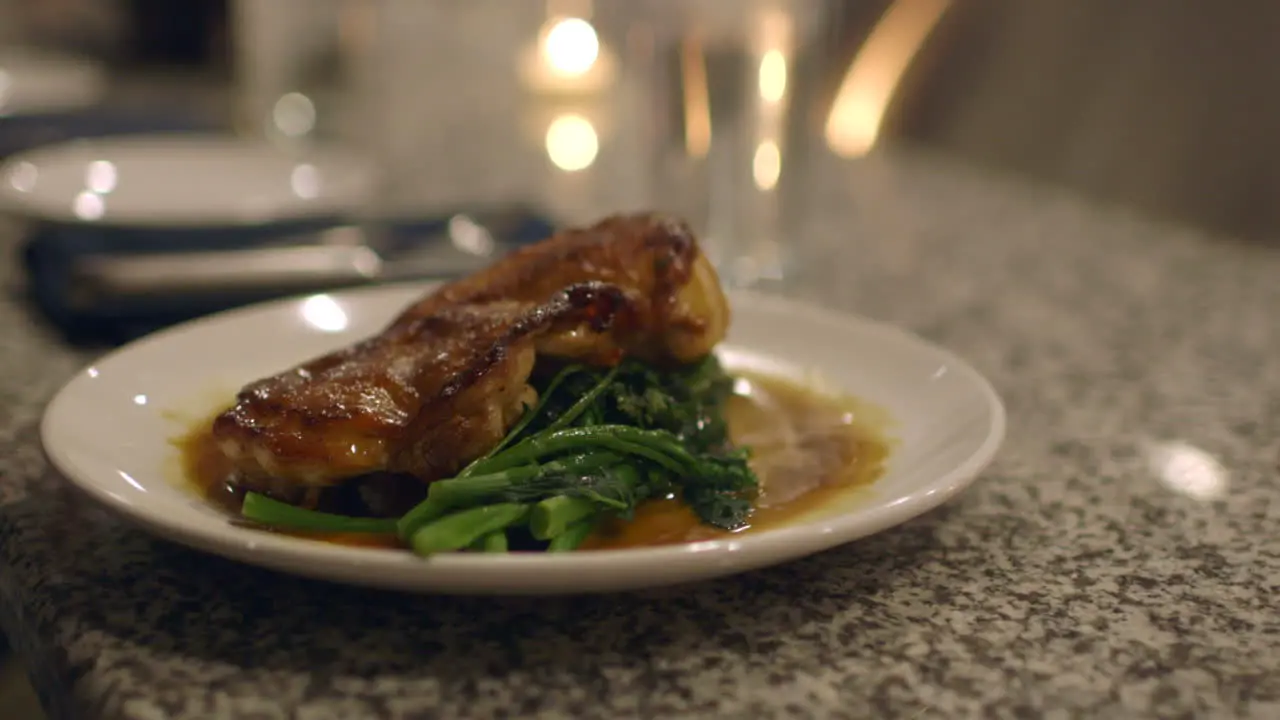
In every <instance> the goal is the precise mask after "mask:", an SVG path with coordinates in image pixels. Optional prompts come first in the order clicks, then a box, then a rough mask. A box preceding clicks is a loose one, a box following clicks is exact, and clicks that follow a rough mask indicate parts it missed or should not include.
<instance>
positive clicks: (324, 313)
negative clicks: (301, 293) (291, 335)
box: [302, 295, 350, 332]
mask: <svg viewBox="0 0 1280 720" xmlns="http://www.w3.org/2000/svg"><path fill="white" fill-rule="evenodd" d="M302 319H303V321H305V322H306V323H307V324H308V325H310V326H311V327H313V328H315V329H317V330H320V331H322V332H342V331H343V330H346V329H347V325H348V324H349V322H350V319H349V318H348V317H347V312H346V311H345V310H343V309H342V306H341V305H339V304H338V301H336V300H334V299H333V298H332V297H330V296H328V295H312V296H311V297H309V298H307V299H306V300H303V301H302Z"/></svg>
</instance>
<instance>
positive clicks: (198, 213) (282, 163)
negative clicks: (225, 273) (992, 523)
mask: <svg viewBox="0 0 1280 720" xmlns="http://www.w3.org/2000/svg"><path fill="white" fill-rule="evenodd" d="M371 185H372V173H371V171H370V168H369V166H368V164H367V163H365V162H363V161H362V160H361V159H360V157H359V156H358V155H356V154H354V153H352V152H348V151H345V150H342V149H339V148H327V149H326V148H318V149H315V150H312V151H309V152H307V153H306V154H304V155H296V154H292V153H286V152H284V151H283V150H280V149H277V148H275V147H273V146H271V145H269V144H267V143H265V142H255V141H249V140H240V139H236V138H232V137H223V136H217V135H176V134H175V135H133V136H127V137H114V138H102V139H91V140H73V141H70V142H65V143H58V144H55V145H48V146H45V147H40V148H36V149H34V150H30V151H28V152H25V153H20V154H18V155H15V156H13V157H11V158H9V159H8V160H7V161H6V162H5V163H4V164H3V165H0V205H2V206H3V207H4V209H5V210H8V211H10V212H13V213H16V214H19V215H24V216H27V217H33V218H38V219H41V220H46V221H52V222H62V223H97V224H99V225H125V226H135V227H175V228H190V227H208V226H226V225H248V224H256V223H263V222H273V221H283V220H298V219H305V218H308V217H316V216H330V215H336V214H342V213H347V212H350V211H353V210H357V209H360V208H361V207H362V206H363V204H364V203H365V202H366V200H367V199H368V198H369V193H370V189H371Z"/></svg>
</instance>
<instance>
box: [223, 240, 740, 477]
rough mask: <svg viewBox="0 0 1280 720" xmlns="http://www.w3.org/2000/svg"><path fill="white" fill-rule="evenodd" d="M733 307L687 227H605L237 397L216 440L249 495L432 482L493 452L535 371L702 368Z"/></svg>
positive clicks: (446, 295) (429, 303) (539, 252)
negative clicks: (540, 367) (374, 482)
mask: <svg viewBox="0 0 1280 720" xmlns="http://www.w3.org/2000/svg"><path fill="white" fill-rule="evenodd" d="M728 323H729V309H728V303H727V301H726V299H725V296H724V293H723V291H722V290H721V287H720V283H719V279H718V278H717V277H716V273H715V270H714V269H713V268H712V266H711V264H710V263H709V262H708V261H707V259H706V257H705V256H704V255H703V254H702V253H701V252H700V251H699V248H698V244H697V242H696V241H695V239H694V237H693V235H692V233H691V232H690V230H689V228H688V227H687V226H685V225H684V224H683V223H680V222H678V221H674V220H670V219H666V218H662V217H658V216H653V215H627V216H614V217H610V218H607V219H605V220H603V221H601V222H599V223H597V224H595V225H592V226H590V227H585V228H579V229H572V230H566V231H563V232H560V233H557V234H556V235H554V236H552V237H550V238H548V239H546V240H543V241H542V242H539V243H537V244H534V245H530V246H527V247H525V248H523V249H520V250H517V251H515V252H512V253H510V254H509V255H507V256H505V257H504V258H502V259H501V260H499V261H497V262H496V263H495V264H493V265H492V266H490V267H489V268H488V269H486V270H483V271H481V272H479V273H477V274H475V275H472V276H470V277H467V278H463V279H461V280H458V281H456V282H453V283H449V284H446V285H444V286H441V287H439V288H438V289H435V290H433V291H431V292H429V293H428V294H427V295H426V296H425V297H423V298H422V299H420V300H419V301H417V302H416V303H414V304H413V305H412V306H410V307H409V308H407V309H405V310H404V311H403V312H402V313H401V314H400V315H399V316H398V317H396V318H395V319H394V320H393V321H392V322H391V323H390V324H389V325H388V326H387V327H386V328H385V329H384V330H383V331H382V332H381V333H379V334H378V335H375V336H373V337H371V338H368V339H366V340H364V341H362V342H360V343H357V344H355V345H353V346H350V347H347V348H344V349H342V350H338V351H336V352H333V353H330V354H328V355H324V356H322V357H318V358H315V359H313V360H310V361H308V362H306V363H303V364H301V365H299V366H297V367H294V368H291V369H289V370H287V371H285V372H282V373H280V374H278V375H275V376H272V377H268V378H265V379H262V380H258V381H256V382H253V383H251V384H249V385H247V386H246V387H245V388H243V389H242V390H241V391H240V393H239V394H238V395H237V397H236V403H235V405H234V407H232V408H231V409H229V410H227V411H226V412H224V413H222V414H221V415H219V416H218V417H217V418H216V419H215V420H214V424H213V434H214V436H215V438H216V440H217V444H218V447H219V449H220V450H221V452H222V453H224V454H225V455H226V456H227V458H228V460H229V461H230V462H231V464H232V465H233V466H234V468H235V471H234V472H235V481H236V482H237V483H239V484H241V485H242V486H244V487H246V488H250V489H256V490H259V491H262V492H268V493H271V494H275V495H277V496H279V495H291V494H296V492H297V491H299V490H300V489H301V490H304V491H307V490H315V489H318V488H324V487H328V486H333V485H335V484H339V483H342V482H344V481H346V480H348V479H351V478H354V477H358V476H363V475H368V474H370V473H394V474H397V475H405V476H412V477H414V478H417V479H418V480H420V481H422V482H424V483H426V482H431V481H433V480H436V479H439V478H442V477H449V476H452V475H453V474H456V473H457V472H458V470H460V469H461V468H462V467H464V466H465V465H466V464H467V463H469V462H471V461H472V460H474V459H476V458H478V457H480V456H482V455H484V454H485V453H486V452H487V451H488V450H489V449H490V448H492V447H493V446H494V445H496V444H497V443H498V442H499V441H500V440H501V439H502V438H503V437H504V436H505V434H506V433H507V431H508V430H509V429H510V428H511V427H512V425H513V424H514V423H515V422H516V421H517V420H518V419H519V418H520V416H521V414H522V413H523V412H524V409H525V407H526V406H528V405H530V404H532V403H533V402H535V401H536V398H537V395H536V392H535V391H534V389H533V388H532V387H531V386H530V384H529V380H530V375H531V373H532V372H533V370H534V367H535V365H536V364H537V363H538V362H539V360H540V359H542V360H552V361H575V362H584V363H593V364H599V365H611V364H614V363H617V362H619V361H620V360H621V359H622V358H624V357H636V358H640V359H643V360H644V361H646V362H649V363H653V364H657V365H662V364H674V363H683V362H688V361H692V360H696V359H698V358H700V357H703V356H705V355H706V354H707V353H709V352H711V350H712V349H713V348H714V346H715V345H716V343H718V342H719V341H720V340H721V339H722V338H723V337H724V335H725V332H726V329H727V327H728Z"/></svg>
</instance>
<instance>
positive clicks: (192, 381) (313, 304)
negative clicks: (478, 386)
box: [41, 285, 1005, 594]
mask: <svg viewBox="0 0 1280 720" xmlns="http://www.w3.org/2000/svg"><path fill="white" fill-rule="evenodd" d="M422 291H423V286H420V285H419V286H393V287H384V288H376V289H368V290H361V291H355V292H347V293H340V294H334V295H319V296H312V297H310V298H301V299H294V300H287V301H281V302H274V303H270V304H266V305H260V306H256V307H252V308H247V309H243V310H239V311H233V312H229V313H224V314H221V315H217V316H213V317H209V318H205V319H202V320H197V321H195V322H191V323H187V324H185V325H182V326H179V327H176V328H173V329H170V330H167V331H164V332H161V333H158V334H156V335H152V336H150V337H148V338H144V339H142V340H140V341H138V342H136V343H134V344H132V345H129V346H127V347H125V348H123V349H121V350H119V351H117V352H115V353H112V354H111V355H108V356H107V357H105V358H103V359H102V360H101V361H99V362H98V363H97V364H95V365H93V366H92V367H90V368H87V369H85V370H84V371H82V372H81V373H80V374H79V375H77V376H76V377H75V378H74V379H72V380H71V382H70V383H68V384H67V386H66V387H65V388H63V389H62V391H61V392H59V393H58V395H57V397H55V398H54V400H53V402H52V403H50V405H49V407H48V409H47V410H46V412H45V416H44V421H43V424H42V427H41V434H42V438H43V441H44V446H45V450H46V452H47V453H48V456H49V458H50V459H51V460H52V461H53V463H54V465H56V466H57V467H58V469H59V470H61V471H62V472H63V473H64V474H65V475H66V476H67V477H68V478H69V479H70V480H71V482H73V483H75V484H76V485H78V486H80V487H81V488H83V489H84V490H86V491H87V492H88V493H89V494H90V495H91V496H93V497H94V498H96V499H98V500H100V501H102V502H103V503H105V504H107V505H108V506H110V507H111V508H113V509H115V510H117V511H119V512H121V513H123V514H124V515H126V516H128V517H129V518H132V519H133V520H135V521H137V522H138V523H139V524H141V525H142V526H144V527H145V528H147V529H149V530H151V531H153V532H154V533H156V534H158V535H161V536H163V537H166V538H169V539H171V540H175V541H177V542H180V543H183V544H186V545H189V546H191V547H194V548H198V549H201V550H206V551H209V552H212V553H216V554H219V555H223V556H226V557H229V558H233V559H235V560H240V561H243V562H246V563H251V564H254V565H261V566H264V567H269V568H274V569H277V570H283V571H287V572H292V573H297V574H300V575H307V576H312V577H317V578H322V579H327V580H333V581H338V582H346V583H353V584H362V585H371V586H379V587H385V588H394V589H400V590H409V591H420V592H427V591H433V592H464V593H548V594H549V593H565V592H582V591H601V590H620V589H628V588H639V587H645V586H657V585H664V584H671V583H677V582H683V581H689V580H696V579H703V578H710V577H716V576H721V575H728V574H731V573H736V572H740V571H743V570H748V569H751V568H757V567H762V566H765V565H770V564H774V563H779V562H783V561H786V560H791V559H794V558H798V557H801V556H803V555H808V554H811V553H814V552H817V551H820V550H824V549H827V548H831V547H834V546H836V545H839V544H841V543H845V542H848V541H850V540H854V539H856V538H859V537H862V536H864V535H868V534H871V533H874V532H877V531H880V530H883V529H885V528H887V527H889V526H891V525H896V524H898V523H901V522H903V521H905V520H907V519H909V518H911V517H914V516H916V515H919V514H920V513H923V512H925V511H926V510H929V509H930V508H933V507H935V506H937V505H939V504H940V503H942V502H944V501H945V500H947V499H948V498H950V497H951V496H953V495H955V494H956V493H957V492H959V491H960V490H961V489H963V488H964V487H966V486H967V485H968V484H969V483H970V482H971V481H972V480H973V479H974V477H975V476H976V475H977V473H978V472H979V471H980V470H982V468H983V467H984V466H986V464H987V463H988V462H989V461H990V460H991V458H992V456H993V455H994V454H995V452H996V449H997V447H998V446H999V445H1000V443H1001V441H1002V439H1003V437H1004V430H1005V415H1004V408H1003V406H1002V405H1001V403H1000V399H999V398H998V397H997V396H996V393H995V392H994V391H993V390H992V388H991V386H990V385H989V384H988V383H987V381H986V380H984V379H983V378H982V377H981V376H980V375H979V374H978V373H977V372H976V371H975V370H974V369H973V368H972V367H970V366H969V365H968V364H966V363H965V362H964V361H962V360H961V359H959V358H957V357H955V356H954V355H952V354H950V353H948V352H947V351H945V350H942V349H940V348H938V347H935V346H933V345H930V344H928V343H926V342H924V341H923V340H920V339H918V338H916V337H913V336H911V335H908V334H906V333H904V332H902V331H900V330H897V329H894V328H892V327H888V326H884V325H880V324H877V323H874V322H871V321H868V320H862V319H858V318H854V317H847V316H840V315H834V314H830V313H827V312H824V311H822V310H818V309H815V308H811V307H807V306H803V305H795V304H792V303H789V302H784V301H780V300H776V299H768V298H764V297H760V296H755V295H746V294H738V295H733V296H732V298H731V299H732V302H733V308H734V323H733V327H732V330H731V332H730V337H729V339H728V341H727V342H726V343H725V345H724V347H723V351H722V356H723V357H724V358H725V360H726V361H727V363H728V364H729V365H730V366H731V367H732V366H737V367H743V366H749V367H751V368H753V369H757V370H766V371H771V372H774V373H784V374H788V375H795V376H801V375H806V374H808V373H816V376H817V377H819V378H821V380H822V381H823V382H824V383H826V384H828V385H829V386H831V387H833V388H838V389H842V390H845V391H847V392H849V393H852V394H854V395H856V396H858V397H860V398H861V399H863V400H865V401H868V402H870V403H873V404H875V405H878V406H879V407H881V408H883V409H885V410H887V411H888V412H889V414H890V415H891V416H892V418H893V420H894V425H893V426H892V427H891V429H890V432H891V434H892V435H894V436H895V438H896V439H897V441H898V443H899V444H898V447H896V448H895V450H894V452H893V453H892V454H891V455H890V458H889V468H888V470H887V472H886V474H885V476H884V477H883V478H881V479H880V480H878V481H877V482H876V483H875V484H873V485H872V486H871V488H870V490H869V491H864V492H859V493H849V494H848V500H847V501H844V502H841V503H839V504H833V505H831V506H827V507H824V508H822V509H820V510H818V511H816V512H815V513H814V514H813V515H812V516H810V517H809V518H807V519H805V520H804V521H803V522H802V523H797V524H795V525H792V526H790V527H785V528H780V529H776V530H770V531H764V532H759V533H755V534H751V533H748V534H744V535H741V536H732V537H731V538H730V539H725V540H715V541H709V542H700V543H696V544H690V545H676V546H667V547H657V548H643V549H634V550H632V549H628V550H608V551H594V552H580V553H566V554H511V555H505V556H504V555H479V554H456V555H441V556H436V557H433V558H431V559H429V560H423V559H420V558H417V557H415V556H413V555H411V554H409V553H407V552H399V551H395V550H387V549H369V548H352V547H341V546H335V545H329V544H324V543H320V542H315V541H310V540H305V539H300V538H293V537H288V536H281V535H272V534H265V533H261V532H257V531H253V530H249V529H245V528H239V527H235V526H232V525H230V524H228V522H227V519H226V516H225V515H222V514H219V513H218V512H217V511H215V510H213V509H212V508H210V507H209V506H207V505H206V504H205V503H204V502H203V501H201V500H200V499H198V498H197V497H195V496H194V495H193V494H192V493H191V492H190V491H189V490H187V489H184V488H182V487H180V486H179V485H178V484H177V483H176V482H175V480H176V477H175V475H176V464H177V450H176V449H175V447H174V446H173V445H172V444H171V443H170V440H171V439H172V438H174V437H177V436H179V435H181V434H183V433H184V432H186V431H188V430H189V428H190V425H189V423H190V422H191V420H190V418H193V417H198V416H200V415H202V414H208V413H211V412H213V411H215V410H217V409H218V406H220V405H223V404H225V403H227V402H228V401H229V400H230V398H231V396H232V393H234V391H235V390H236V389H237V388H238V387H239V386H240V385H241V384H242V383H245V382H247V381H249V380H252V379H256V378H258V377H260V376H263V375H267V374H272V373H275V372H277V371H279V370H281V369H283V368H285V367H288V366H290V365H292V364H294V363H296V362H299V361H301V360H303V359H305V358H307V357H310V356H313V355H315V354H317V353H321V352H324V351H327V350H330V349H333V348H335V347H338V346H340V345H345V344H348V343H351V342H352V341H354V340H356V339H358V338H361V337H364V336H366V335H368V334H371V333H373V332H376V331H377V330H378V329H380V328H381V327H382V325H383V323H385V322H386V321H388V319H389V318H390V317H391V316H392V315H393V314H395V313H397V312H399V311H400V310H401V308H403V307H404V306H405V305H406V304H408V303H409V302H410V301H411V300H412V299H413V298H415V297H417V296H418V295H419V294H420V293H421V292H422ZM184 418H185V419H184Z"/></svg>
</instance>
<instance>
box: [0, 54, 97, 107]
mask: <svg viewBox="0 0 1280 720" xmlns="http://www.w3.org/2000/svg"><path fill="white" fill-rule="evenodd" d="M106 85H107V80H106V72H105V71H104V69H103V67H102V65H100V64H99V63H96V62H94V61H92V60H88V59H85V58H78V57H73V56H68V55H59V54H55V53H49V52H43V51H38V50H32V49H25V48H10V49H7V50H4V51H0V116H5V115H30V114H35V113H46V112H56V111H59V110H72V109H76V108H82V107H86V106H88V105H92V104H93V103H95V102H97V101H98V100H99V99H100V98H101V97H102V95H103V92H104V91H105V90H106Z"/></svg>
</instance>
